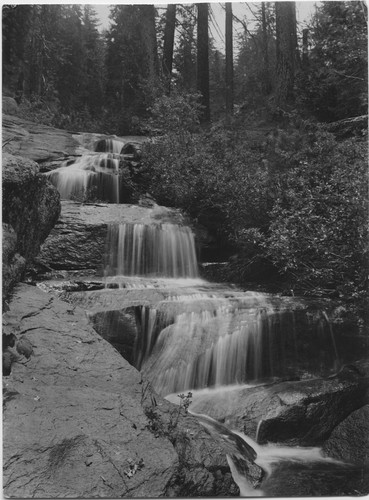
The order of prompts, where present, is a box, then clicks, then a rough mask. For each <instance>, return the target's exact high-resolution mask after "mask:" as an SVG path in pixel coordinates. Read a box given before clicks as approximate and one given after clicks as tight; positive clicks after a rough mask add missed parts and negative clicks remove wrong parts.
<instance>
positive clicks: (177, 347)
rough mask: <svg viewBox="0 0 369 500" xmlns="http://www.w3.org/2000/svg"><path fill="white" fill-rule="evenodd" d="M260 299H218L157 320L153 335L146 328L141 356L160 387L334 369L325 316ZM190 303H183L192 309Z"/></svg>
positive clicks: (194, 386) (215, 383)
mask: <svg viewBox="0 0 369 500" xmlns="http://www.w3.org/2000/svg"><path fill="white" fill-rule="evenodd" d="M255 299H256V300H257V301H259V304H258V305H257V306H256V307H255V303H254V301H252V303H251V307H249V306H250V304H247V302H246V303H243V304H241V306H242V307H239V306H240V304H237V306H235V304H234V303H233V304H232V301H229V300H228V301H227V300H224V299H218V300H214V301H213V302H214V308H213V310H203V311H201V312H194V311H192V312H190V311H188V310H187V311H186V312H183V313H180V314H178V315H177V316H176V317H175V318H174V320H172V324H171V322H170V321H166V322H165V321H164V322H162V324H161V325H160V324H156V325H155V335H154V336H153V334H152V330H151V331H150V332H149V331H147V332H145V331H144V332H143V333H142V336H144V337H146V338H149V339H150V341H149V342H148V341H146V342H145V345H148V344H149V345H150V348H149V349H146V350H145V353H143V354H142V356H141V358H140V359H143V360H144V361H143V365H142V369H143V371H144V372H145V373H146V375H147V376H148V377H149V378H150V380H151V381H152V383H153V386H154V387H155V389H156V390H157V391H158V392H159V393H160V394H162V395H167V394H170V393H175V392H179V391H185V390H193V389H202V388H207V387H222V386H228V385H232V384H244V383H246V382H247V383H249V382H257V381H261V380H273V379H275V378H280V377H296V376H302V377H305V376H310V377H311V376H317V375H320V376H321V375H323V376H324V375H328V374H331V373H333V371H334V370H335V369H336V368H337V351H336V346H335V345H334V343H333V342H332V337H331V332H330V329H329V327H327V328H323V324H324V323H323V322H322V320H321V318H314V317H309V316H308V315H306V312H305V311H298V310H297V311H289V310H283V309H282V310H278V309H275V308H274V306H273V305H272V304H271V303H269V302H268V299H267V296H263V295H260V294H257V296H256V297H255ZM172 302H173V301H172ZM187 303H188V302H186V301H184V302H183V305H186V307H187V308H188V305H187ZM195 303H196V304H197V305H199V304H198V301H196V302H195ZM146 314H148V313H147V312H146ZM142 324H143V323H142ZM297 325H298V331H299V335H297V333H296V329H297ZM160 327H161V331H160Z"/></svg>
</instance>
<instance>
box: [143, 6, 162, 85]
mask: <svg viewBox="0 0 369 500" xmlns="http://www.w3.org/2000/svg"><path fill="white" fill-rule="evenodd" d="M139 8H140V11H141V15H142V24H141V33H142V41H143V43H144V46H145V51H146V67H145V68H144V73H146V75H145V76H146V78H147V80H148V81H150V82H152V83H154V82H155V81H156V79H157V77H158V76H159V58H158V44H157V40H156V28H155V6H154V5H140V6H139Z"/></svg>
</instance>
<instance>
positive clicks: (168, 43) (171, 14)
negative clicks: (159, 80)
mask: <svg viewBox="0 0 369 500" xmlns="http://www.w3.org/2000/svg"><path fill="white" fill-rule="evenodd" d="M175 25H176V4H174V3H172V4H168V7H167V12H166V16H165V29H164V47H163V75H164V77H165V79H166V84H167V91H168V93H169V92H170V79H171V76H172V67H173V46H174V31H175Z"/></svg>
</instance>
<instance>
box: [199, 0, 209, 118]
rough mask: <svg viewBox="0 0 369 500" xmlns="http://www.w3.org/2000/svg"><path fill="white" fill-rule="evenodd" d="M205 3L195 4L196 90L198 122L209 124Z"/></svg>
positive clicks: (206, 6)
mask: <svg viewBox="0 0 369 500" xmlns="http://www.w3.org/2000/svg"><path fill="white" fill-rule="evenodd" d="M208 10H209V6H208V4H207V3H199V4H197V90H198V91H199V92H200V93H201V95H202V101H201V104H202V105H203V107H204V108H203V111H202V113H201V117H200V120H201V122H202V123H206V122H210V90H209V22H208Z"/></svg>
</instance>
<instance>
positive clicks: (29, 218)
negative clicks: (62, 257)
mask: <svg viewBox="0 0 369 500" xmlns="http://www.w3.org/2000/svg"><path fill="white" fill-rule="evenodd" d="M2 163H3V223H4V224H6V225H5V226H3V228H4V246H3V294H4V296H7V294H8V293H9V292H10V290H11V289H12V287H13V286H14V284H15V283H16V282H17V281H18V280H19V279H20V278H21V277H22V275H23V273H24V270H25V266H26V264H30V263H31V262H32V260H33V259H34V257H35V256H36V255H37V253H38V252H39V249H40V245H41V243H42V242H43V241H44V239H45V238H46V236H47V235H48V234H49V232H50V230H51V229H52V227H53V226H54V224H55V222H56V220H57V219H58V217H59V213H60V201H59V194H58V192H57V191H56V189H55V188H54V187H53V186H52V185H51V184H50V183H49V182H48V181H47V180H46V178H45V177H44V176H42V175H40V174H39V169H38V165H37V164H36V163H35V162H33V161H31V160H27V159H25V158H20V157H17V156H12V155H9V154H7V153H5V154H3V162H2Z"/></svg>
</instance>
